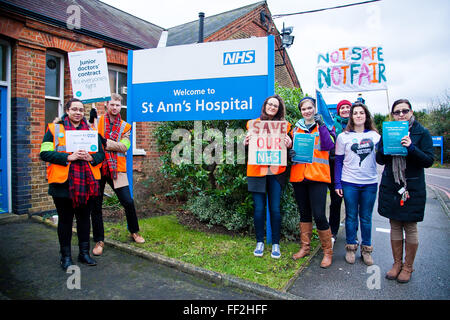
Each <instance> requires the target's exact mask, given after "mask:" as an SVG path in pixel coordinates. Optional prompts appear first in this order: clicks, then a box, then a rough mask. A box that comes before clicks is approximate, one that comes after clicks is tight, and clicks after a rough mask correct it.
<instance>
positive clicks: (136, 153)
mask: <svg viewBox="0 0 450 320" xmlns="http://www.w3.org/2000/svg"><path fill="white" fill-rule="evenodd" d="M108 71H114V72H122V73H125V74H127V70H126V69H124V68H120V67H116V66H112V65H108ZM127 76H128V74H127ZM118 84H119V77H118V76H116V83H115V84H114V85H115V88H114V90H113V92H116V90H117V91H118V90H119V88H118ZM118 93H119V92H118ZM119 94H120V93H119ZM122 108H125V109H127V106H126V105H124V104H122ZM131 130H132V134H131V135H132V140H133V141H132V143H133V156H145V155H146V154H147V152H145V150H144V149H138V148H136V122H133V123H132V129H131Z"/></svg>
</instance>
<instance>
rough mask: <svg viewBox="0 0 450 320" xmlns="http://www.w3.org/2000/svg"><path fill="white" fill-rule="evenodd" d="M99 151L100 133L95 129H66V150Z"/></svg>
mask: <svg viewBox="0 0 450 320" xmlns="http://www.w3.org/2000/svg"><path fill="white" fill-rule="evenodd" d="M78 150H85V151H88V152H97V151H98V133H97V131H95V130H66V151H67V152H75V151H78Z"/></svg>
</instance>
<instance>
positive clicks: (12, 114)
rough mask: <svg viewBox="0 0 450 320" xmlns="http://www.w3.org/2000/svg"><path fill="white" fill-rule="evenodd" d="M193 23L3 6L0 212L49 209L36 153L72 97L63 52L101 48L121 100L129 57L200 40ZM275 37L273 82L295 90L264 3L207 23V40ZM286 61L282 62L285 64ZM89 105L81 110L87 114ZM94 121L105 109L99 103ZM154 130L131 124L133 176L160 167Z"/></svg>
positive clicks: (28, 4)
mask: <svg viewBox="0 0 450 320" xmlns="http://www.w3.org/2000/svg"><path fill="white" fill-rule="evenodd" d="M198 26H199V22H198V20H195V21H192V22H189V23H185V24H182V25H179V26H176V27H173V28H170V29H168V30H167V32H163V31H165V29H164V28H162V27H159V26H156V25H154V24H152V23H150V22H147V21H144V20H142V19H139V18H137V17H134V16H132V15H130V14H128V13H126V12H123V11H121V10H119V9H116V8H114V7H111V6H109V5H107V4H105V3H103V2H100V1H98V0H0V60H1V61H0V77H1V78H0V107H1V113H0V209H1V212H12V213H16V214H41V213H45V212H48V211H53V210H54V204H53V201H52V199H51V197H50V196H48V194H47V189H48V184H47V181H46V177H45V171H46V170H45V168H46V164H45V163H44V162H43V161H41V160H40V158H39V151H40V144H41V141H42V138H43V136H44V133H45V128H46V123H48V122H51V121H52V120H53V118H54V117H55V116H61V115H62V110H63V109H62V108H63V105H64V102H65V101H66V100H67V99H68V98H70V97H71V95H72V89H71V83H70V72H69V66H68V57H67V53H68V52H72V51H79V50H89V49H95V48H105V49H106V54H107V62H108V71H109V78H110V85H111V91H112V92H117V93H120V94H122V95H123V96H124V98H125V101H124V105H125V106H124V108H123V110H122V117H123V118H124V119H125V120H126V108H127V106H126V84H127V52H128V50H137V49H144V48H155V47H156V46H157V45H158V43H159V41H160V38H161V36H162V35H164V34H167V41H166V45H167V46H173V45H180V44H188V43H195V42H197V41H198ZM269 34H272V35H276V37H275V39H276V40H275V42H276V44H275V48H276V55H275V56H276V59H275V64H276V67H275V79H276V81H277V82H279V83H280V84H281V85H283V86H287V87H300V84H299V81H298V78H297V76H296V74H295V71H294V68H293V66H292V64H291V62H290V60H289V56H288V55H287V53H286V54H285V55H284V57H285V58H284V59H283V57H282V54H281V52H282V50H280V49H281V48H282V47H281V38H280V36H279V31H278V30H277V28H276V26H275V25H274V23H273V21H272V20H271V14H270V11H269V8H268V6H267V3H266V2H265V1H261V2H257V3H255V4H252V5H248V6H245V7H242V8H238V9H235V10H231V11H228V12H225V13H222V14H218V15H215V16H211V17H205V19H204V41H205V42H206V41H221V40H227V39H240V38H249V37H252V36H256V37H263V36H267V35H269ZM283 60H284V62H283ZM90 107H91V104H88V105H86V109H87V110H88V111H89V110H90ZM96 107H97V109H98V111H99V114H103V112H104V103H97V104H96ZM156 126H157V123H149V122H146V123H136V124H135V126H134V127H135V129H136V131H137V132H138V134H136V135H134V136H135V137H136V138H135V141H133V144H134V148H133V149H134V170H135V171H141V172H145V171H147V170H148V168H154V167H157V166H158V165H159V155H158V153H157V149H156V142H155V140H154V138H153V137H152V131H153V129H154V128H155V127H156Z"/></svg>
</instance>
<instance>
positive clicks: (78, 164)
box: [40, 98, 105, 270]
mask: <svg viewBox="0 0 450 320" xmlns="http://www.w3.org/2000/svg"><path fill="white" fill-rule="evenodd" d="M64 111H65V112H66V113H65V114H64V115H63V117H62V118H61V120H60V121H58V122H57V123H50V124H48V127H47V131H46V133H45V135H44V139H43V141H42V144H41V151H40V157H41V159H42V160H44V161H45V162H48V163H49V165H48V167H47V180H48V183H49V188H48V193H49V195H51V196H52V197H53V202H54V203H55V207H56V211H57V213H58V239H59V245H60V253H61V261H60V263H61V267H62V268H63V270H66V269H67V268H68V267H69V266H70V265H72V264H73V262H72V254H71V239H72V222H73V217H74V216H75V217H76V221H77V235H78V246H79V255H78V261H79V262H82V263H85V264H87V265H90V266H95V265H96V264H97V263H96V261H95V260H94V259H92V258H91V257H90V255H89V232H90V210H91V208H92V205H93V204H94V201H95V197H97V196H98V195H99V183H98V180H99V179H100V166H101V163H102V162H103V160H104V158H105V153H104V152H103V147H102V143H101V139H100V136H99V137H98V145H97V147H93V148H92V151H90V152H88V151H84V150H78V151H76V152H73V153H70V152H67V151H66V134H67V131H68V130H90V128H89V125H88V123H87V121H86V119H85V118H84V112H85V109H84V106H83V103H82V102H81V101H80V100H78V99H75V98H73V99H70V100H69V101H68V102H67V103H66V105H65V107H64ZM55 122H56V121H55Z"/></svg>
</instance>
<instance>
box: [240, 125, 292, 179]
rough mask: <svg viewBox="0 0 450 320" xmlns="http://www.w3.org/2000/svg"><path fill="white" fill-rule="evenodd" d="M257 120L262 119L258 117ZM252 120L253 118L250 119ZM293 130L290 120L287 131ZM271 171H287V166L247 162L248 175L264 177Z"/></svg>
mask: <svg viewBox="0 0 450 320" xmlns="http://www.w3.org/2000/svg"><path fill="white" fill-rule="evenodd" d="M255 120H261V119H260V118H257V119H255ZM249 121H251V120H249ZM249 121H247V130H248V122H249ZM290 130H291V124H290V123H289V122H288V127H287V132H289V131H290ZM269 169H270V172H271V174H273V175H276V174H281V173H283V172H285V171H286V166H263V165H258V164H247V177H264V176H266V175H267V173H268V172H269Z"/></svg>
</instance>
